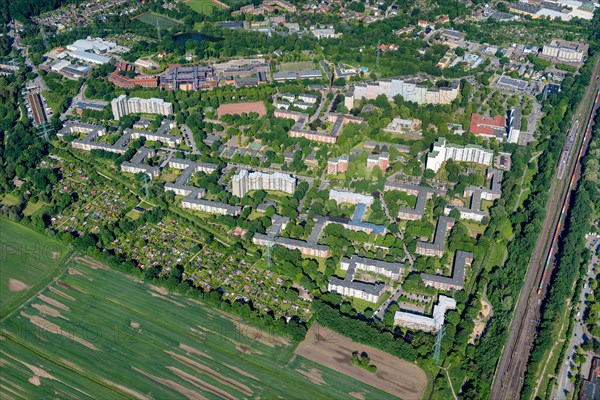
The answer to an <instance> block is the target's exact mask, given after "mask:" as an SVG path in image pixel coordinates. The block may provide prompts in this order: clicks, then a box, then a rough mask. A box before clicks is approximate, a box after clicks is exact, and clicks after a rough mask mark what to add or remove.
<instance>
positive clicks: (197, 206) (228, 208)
mask: <svg viewBox="0 0 600 400" xmlns="http://www.w3.org/2000/svg"><path fill="white" fill-rule="evenodd" d="M181 207H182V208H188V209H191V210H196V211H202V212H205V213H210V214H221V215H231V216H236V215H239V214H240V212H241V211H242V208H241V207H238V206H232V205H229V204H226V203H221V202H218V201H210V200H202V199H188V198H186V199H183V200H182V201H181Z"/></svg>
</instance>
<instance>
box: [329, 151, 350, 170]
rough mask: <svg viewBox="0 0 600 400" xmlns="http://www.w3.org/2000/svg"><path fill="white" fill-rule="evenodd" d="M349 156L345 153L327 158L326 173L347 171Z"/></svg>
mask: <svg viewBox="0 0 600 400" xmlns="http://www.w3.org/2000/svg"><path fill="white" fill-rule="evenodd" d="M349 163H350V157H349V156H348V155H347V154H344V155H341V156H339V157H334V158H330V159H329V160H327V173H328V174H329V175H337V174H340V173H344V172H346V171H348V164H349Z"/></svg>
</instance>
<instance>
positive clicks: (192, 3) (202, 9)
mask: <svg viewBox="0 0 600 400" xmlns="http://www.w3.org/2000/svg"><path fill="white" fill-rule="evenodd" d="M183 2H184V3H185V4H186V5H188V6H189V7H190V8H191V9H192V10H194V11H196V12H197V13H198V14H204V15H211V14H212V13H213V8H215V7H216V6H217V5H216V4H215V3H214V2H213V1H212V0H184V1H183Z"/></svg>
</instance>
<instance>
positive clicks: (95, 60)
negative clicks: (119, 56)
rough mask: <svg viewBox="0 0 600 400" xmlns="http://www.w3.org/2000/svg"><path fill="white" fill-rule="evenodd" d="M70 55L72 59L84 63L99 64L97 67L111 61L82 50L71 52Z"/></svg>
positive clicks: (108, 58)
mask: <svg viewBox="0 0 600 400" xmlns="http://www.w3.org/2000/svg"><path fill="white" fill-rule="evenodd" d="M69 55H70V56H71V57H73V58H76V59H78V60H81V61H83V62H87V63H91V64H97V65H102V64H106V63H108V62H109V61H110V57H107V56H101V55H98V54H94V53H88V52H86V51H81V50H75V51H71V52H69Z"/></svg>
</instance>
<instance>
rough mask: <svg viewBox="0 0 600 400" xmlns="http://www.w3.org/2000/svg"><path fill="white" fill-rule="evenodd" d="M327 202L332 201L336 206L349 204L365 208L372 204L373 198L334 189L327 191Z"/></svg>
mask: <svg viewBox="0 0 600 400" xmlns="http://www.w3.org/2000/svg"><path fill="white" fill-rule="evenodd" d="M329 200H334V201H335V202H336V203H337V204H341V203H349V204H354V205H356V204H358V203H363V204H366V205H367V206H370V205H371V204H373V196H369V195H366V194H360V193H354V192H348V191H345V190H335V189H331V190H330V191H329Z"/></svg>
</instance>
